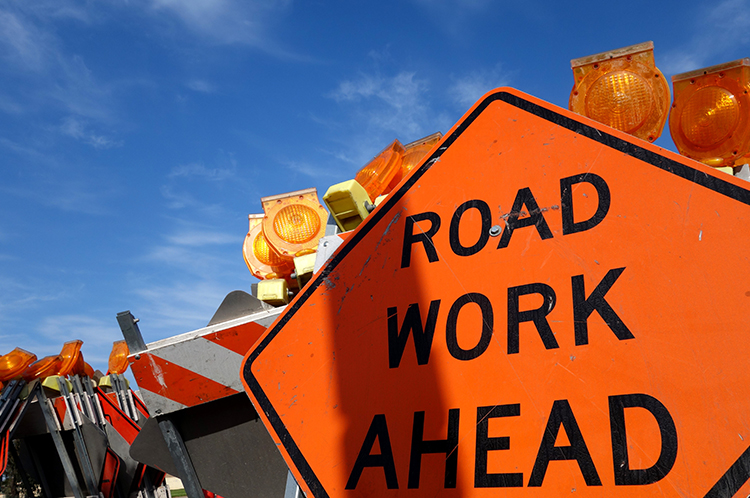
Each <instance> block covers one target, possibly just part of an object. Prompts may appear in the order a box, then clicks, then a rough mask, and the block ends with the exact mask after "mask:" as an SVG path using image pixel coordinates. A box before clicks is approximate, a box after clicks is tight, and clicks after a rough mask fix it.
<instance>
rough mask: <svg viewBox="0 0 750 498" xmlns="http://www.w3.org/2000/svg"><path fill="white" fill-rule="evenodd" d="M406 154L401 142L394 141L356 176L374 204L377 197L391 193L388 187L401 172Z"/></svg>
mask: <svg viewBox="0 0 750 498" xmlns="http://www.w3.org/2000/svg"><path fill="white" fill-rule="evenodd" d="M405 152H406V151H405V150H404V146H403V145H401V142H399V141H398V140H394V141H393V143H392V144H391V145H389V146H388V147H386V148H385V149H383V151H382V152H381V153H380V154H378V155H377V156H375V158H374V159H373V160H372V161H370V162H369V163H367V164H366V165H365V166H364V167H363V168H362V169H360V170H359V171H358V172H357V174H356V175H355V176H354V179H355V180H357V182H358V183H359V184H360V185H362V186H363V187H364V189H365V190H366V191H367V195H369V196H370V200H371V201H372V202H375V199H376V198H377V197H379V196H381V195H384V194H388V193H389V192H390V190H388V187H389V186H390V185H391V182H392V181H393V177H394V176H396V175H397V174H398V173H399V171H400V170H401V162H402V161H403V158H404V153H405Z"/></svg>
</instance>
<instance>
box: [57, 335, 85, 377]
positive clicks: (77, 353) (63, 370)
mask: <svg viewBox="0 0 750 498" xmlns="http://www.w3.org/2000/svg"><path fill="white" fill-rule="evenodd" d="M81 346H83V341H81V340H75V341H70V342H66V343H65V344H63V348H62V351H60V358H62V363H61V364H60V370H59V371H58V372H57V375H60V376H62V377H67V376H68V375H70V374H71V373H73V371H74V370H75V369H76V366H77V365H78V362H79V361H81V360H80V357H81Z"/></svg>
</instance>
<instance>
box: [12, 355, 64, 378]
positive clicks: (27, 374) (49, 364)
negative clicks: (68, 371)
mask: <svg viewBox="0 0 750 498" xmlns="http://www.w3.org/2000/svg"><path fill="white" fill-rule="evenodd" d="M62 362H63V359H62V357H61V356H60V355H59V354H56V355H54V356H45V357H44V358H42V359H41V360H39V361H37V362H34V363H32V364H31V365H29V366H28V367H26V370H24V371H23V373H22V374H21V377H23V380H25V381H26V382H31V381H32V380H34V379H43V378H45V377H49V376H50V375H57V372H58V371H59V370H60V367H61V366H62Z"/></svg>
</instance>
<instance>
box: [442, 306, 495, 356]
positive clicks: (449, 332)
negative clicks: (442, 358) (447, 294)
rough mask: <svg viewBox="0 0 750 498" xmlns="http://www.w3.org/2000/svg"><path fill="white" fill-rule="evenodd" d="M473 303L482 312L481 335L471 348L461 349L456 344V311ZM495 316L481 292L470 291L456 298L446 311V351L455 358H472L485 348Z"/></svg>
mask: <svg viewBox="0 0 750 498" xmlns="http://www.w3.org/2000/svg"><path fill="white" fill-rule="evenodd" d="M469 303H474V304H476V305H478V306H479V309H480V310H481V312H482V336H481V337H480V338H479V342H478V343H477V345H476V346H474V347H473V348H471V349H463V348H462V347H461V346H459V345H458V330H457V329H458V313H459V312H460V311H461V309H463V307H464V305H466V304H469ZM494 323H495V317H494V314H493V312H492V303H490V300H489V299H488V298H487V296H485V295H483V294H479V293H478V292H470V293H468V294H464V295H463V296H461V297H459V298H458V299H456V302H455V303H453V306H451V309H450V311H449V312H448V323H447V324H446V329H445V339H446V342H447V343H448V351H449V352H450V354H451V356H453V357H454V358H456V359H457V360H464V361H465V360H473V359H474V358H477V357H478V356H480V355H481V354H482V353H484V352H485V351H486V350H487V347H488V346H489V345H490V340H491V339H492V328H493V327H494Z"/></svg>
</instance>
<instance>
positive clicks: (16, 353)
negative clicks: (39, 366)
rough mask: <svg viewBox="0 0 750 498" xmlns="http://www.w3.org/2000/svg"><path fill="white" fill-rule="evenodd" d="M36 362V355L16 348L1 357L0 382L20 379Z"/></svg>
mask: <svg viewBox="0 0 750 498" xmlns="http://www.w3.org/2000/svg"><path fill="white" fill-rule="evenodd" d="M35 361H36V355H35V354H34V353H29V352H28V351H26V350H25V349H21V348H16V349H14V350H13V351H11V352H10V353H8V354H4V355H3V356H0V382H3V383H5V382H8V381H9V380H13V379H14V378H16V377H19V376H20V375H21V374H22V373H23V371H24V370H25V369H26V367H28V366H29V365H31V364H32V363H34V362H35Z"/></svg>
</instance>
